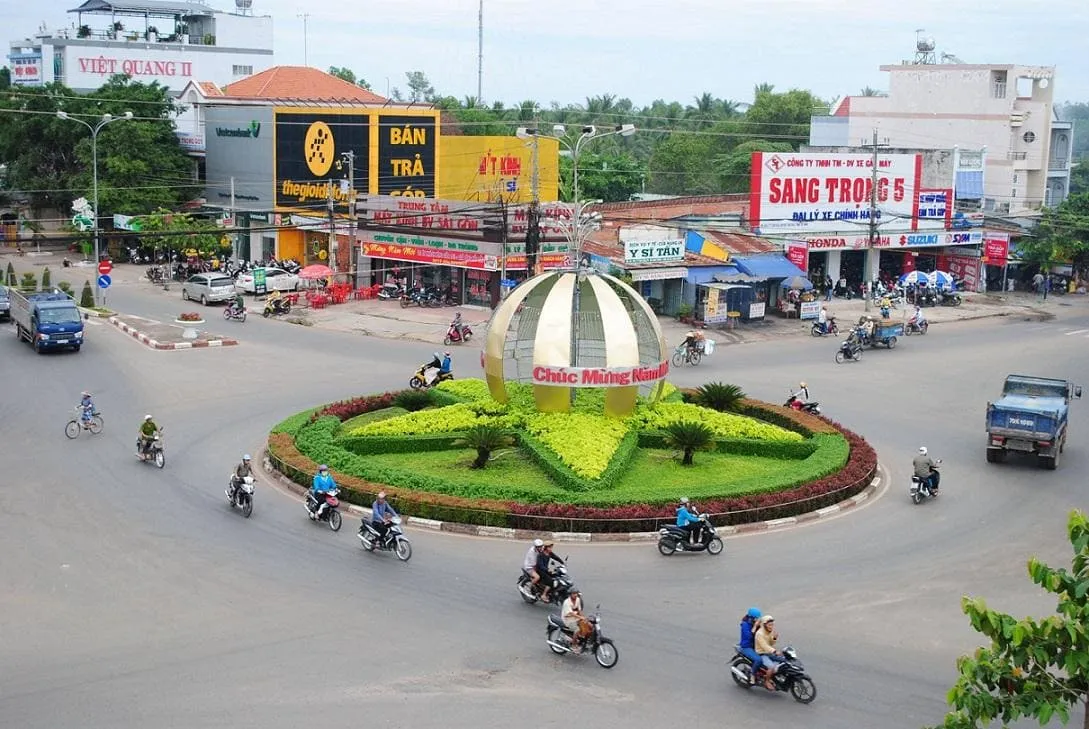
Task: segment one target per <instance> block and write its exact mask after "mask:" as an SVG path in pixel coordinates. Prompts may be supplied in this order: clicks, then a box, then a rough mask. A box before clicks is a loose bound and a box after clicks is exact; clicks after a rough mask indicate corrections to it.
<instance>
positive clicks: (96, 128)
mask: <svg viewBox="0 0 1089 729" xmlns="http://www.w3.org/2000/svg"><path fill="white" fill-rule="evenodd" d="M57 118H58V119H64V120H66V121H74V122H77V123H79V124H82V125H83V126H85V127H87V128H88V129H90V130H91V180H92V182H91V196H92V197H93V198H94V205H95V209H94V215H93V216H92V217H91V230H92V232H93V235H94V240H95V265H96V266H97V265H98V262H99V256H100V254H99V250H98V133H99V132H100V131H102V127H104V126H106V125H107V124H111V123H113V122H115V121H130V120H131V119H132V112H131V111H126V112H125V113H124V114H123V115H122V116H113V115H112V114H103V115H102V118H101V119H100V120H99V122H98V123H97V124H93V125H92V124H90V123H89V122H86V121H84V120H82V119H77V118H75V117H74V116H71V115H69V114H68V112H66V111H58V112H57ZM95 283H96V285H95V305H98V304H99V303H100V298H101V295H100V294H99V290H98V289H99V287H98V285H97V283H98V282H97V281H96V282H95Z"/></svg>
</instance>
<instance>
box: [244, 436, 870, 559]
mask: <svg viewBox="0 0 1089 729" xmlns="http://www.w3.org/2000/svg"><path fill="white" fill-rule="evenodd" d="M261 463H262V466H263V467H264V470H265V473H266V474H268V476H269V477H270V478H273V479H275V480H277V481H278V482H279V483H280V484H281V485H282V486H284V487H285V488H286V489H287V490H288V491H291V492H292V493H294V494H296V495H298V496H305V494H306V487H305V486H300V485H299V484H297V483H295V482H294V481H292V480H291V479H289V478H288V477H287V476H285V475H283V474H282V473H280V472H279V471H277V470H276V469H275V468H273V466H272V460H271V459H270V458H269V455H268V450H265V451H264V452H263V454H262V458H261ZM883 479H884V477H883V476H882V475H881V466H880V464H879V465H878V473H877V475H875V476H874V478H873V480H871V481H870V485H869V486H867V487H866V488H865V489H863V490H862V491H861V492H859V493H857V494H855V495H854V496H852V497H850V498H849V499H844V500H843V501H841V502H839V503H838V504H832V505H831V506H826V507H824V508H823V509H817V510H816V511H809V512H806V513H805V514H798V515H797V516H788V517H784V518H781V519H769V520H767V521H757V522H752V523H749V524H737V525H734V526H722V527H715V528H716V529H717V530H718V531H719V533H720V534H723V535H726V536H729V535H739V534H752V533H755V532H769V531H775V530H779V529H784V528H787V527H793V526H797V525H798V524H803V523H809V522H814V521H819V520H821V519H827V518H829V517H833V516H837V515H839V514H842V513H843V512H845V511H848V510H850V509H852V508H854V507H856V506H859V505H860V504H863V503H865V502H866V501H868V500H869V499H870V498H871V497H872V496H873V495H874V494H876V493H878V491H879V490H880V489H881V483H882V481H883ZM347 511H348V512H350V513H352V514H355V515H357V516H361V517H366V518H368V519H369V518H370V514H371V510H370V509H367V508H364V507H361V506H356V505H355V504H348V505H347ZM402 518H403V519H404V523H405V524H406V525H407V526H413V527H419V528H422V529H430V530H432V531H440V532H449V533H451V534H467V535H469V536H474V537H492V538H498V539H516V540H519V541H521V540H527V539H549V540H551V541H553V542H565V543H594V544H601V543H605V542H610V543H618V542H653V541H656V540H657V539H658V532H656V531H655V532H602V533H596V532H539V531H533V530H531V529H510V528H507V527H493V526H479V525H476V524H459V523H456V522H450V521H435V520H434V519H422V518H419V517H414V516H407V517H402Z"/></svg>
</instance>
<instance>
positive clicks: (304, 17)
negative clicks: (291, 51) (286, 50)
mask: <svg viewBox="0 0 1089 729" xmlns="http://www.w3.org/2000/svg"><path fill="white" fill-rule="evenodd" d="M295 17H297V18H302V22H303V65H304V66H309V65H310V54H309V52H308V49H307V38H306V21H307V20H308V19H309V18H310V13H298V14H297V15H296V16H295Z"/></svg>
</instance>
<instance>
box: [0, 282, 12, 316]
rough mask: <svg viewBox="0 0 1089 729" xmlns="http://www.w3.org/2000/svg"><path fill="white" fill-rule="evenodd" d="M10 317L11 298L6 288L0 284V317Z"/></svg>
mask: <svg viewBox="0 0 1089 729" xmlns="http://www.w3.org/2000/svg"><path fill="white" fill-rule="evenodd" d="M10 318H11V299H9V298H8V290H7V289H6V288H4V287H3V286H0V319H10Z"/></svg>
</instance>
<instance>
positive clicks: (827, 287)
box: [824, 274, 832, 301]
mask: <svg viewBox="0 0 1089 729" xmlns="http://www.w3.org/2000/svg"><path fill="white" fill-rule="evenodd" d="M824 300H825V301H831V300H832V277H831V276H829V275H828V274H825V276H824Z"/></svg>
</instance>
